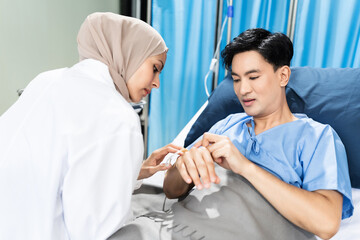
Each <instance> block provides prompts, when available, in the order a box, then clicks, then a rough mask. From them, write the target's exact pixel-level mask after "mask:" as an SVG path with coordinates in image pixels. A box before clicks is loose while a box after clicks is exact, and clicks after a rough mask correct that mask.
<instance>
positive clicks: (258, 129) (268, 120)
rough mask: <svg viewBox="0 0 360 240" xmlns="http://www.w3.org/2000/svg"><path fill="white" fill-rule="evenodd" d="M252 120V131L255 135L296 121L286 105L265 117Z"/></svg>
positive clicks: (256, 117)
mask: <svg viewBox="0 0 360 240" xmlns="http://www.w3.org/2000/svg"><path fill="white" fill-rule="evenodd" d="M253 118H254V122H255V129H254V130H255V134H256V135H257V134H260V133H262V132H264V131H266V130H269V129H271V128H273V127H276V126H279V125H281V124H284V123H288V122H292V121H295V120H297V118H296V117H295V116H294V115H293V114H292V113H291V111H290V109H289V106H288V105H287V104H284V105H283V107H281V108H279V109H277V110H276V111H274V112H272V113H270V114H268V115H266V116H254V117H253Z"/></svg>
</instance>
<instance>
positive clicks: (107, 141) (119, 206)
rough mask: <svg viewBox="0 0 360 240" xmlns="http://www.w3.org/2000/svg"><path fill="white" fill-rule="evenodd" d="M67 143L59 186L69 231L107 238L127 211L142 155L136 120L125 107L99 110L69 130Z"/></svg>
mask: <svg viewBox="0 0 360 240" xmlns="http://www.w3.org/2000/svg"><path fill="white" fill-rule="evenodd" d="M134 114H135V113H134ZM136 117H137V116H136ZM68 145H69V146H68V149H69V152H68V156H67V159H68V170H67V172H66V174H65V176H64V183H63V189H62V201H63V209H64V221H65V225H66V228H67V230H68V235H69V237H70V239H107V238H108V237H110V236H111V235H112V234H113V233H114V232H116V231H117V230H118V229H119V228H120V227H122V226H123V225H124V223H125V222H126V221H127V218H128V216H129V213H130V209H131V208H130V205H131V196H132V192H133V188H134V187H135V183H136V179H137V177H138V174H139V169H140V166H141V161H142V158H143V140H142V134H141V131H140V124H139V120H138V118H137V119H136V118H135V117H134V116H133V115H131V114H130V115H129V114H126V112H125V113H122V115H118V114H113V113H106V114H101V116H99V119H97V120H96V121H94V124H92V125H90V126H89V127H87V130H86V131H81V133H78V134H74V135H72V136H70V137H69V139H68Z"/></svg>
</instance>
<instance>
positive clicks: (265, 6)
mask: <svg viewBox="0 0 360 240" xmlns="http://www.w3.org/2000/svg"><path fill="white" fill-rule="evenodd" d="M289 8H290V0H235V1H233V20H232V27H231V40H232V39H233V38H235V37H236V36H238V35H239V34H240V33H241V32H243V31H245V30H247V29H249V28H264V29H267V30H269V31H271V32H282V33H285V34H286V30H287V24H288V16H289ZM227 9H228V8H227V1H224V6H223V17H224V18H225V16H226V14H227ZM226 35H227V29H225V31H224V36H223V39H222V41H221V45H220V46H221V47H220V50H223V49H224V48H225V46H226ZM220 63H221V65H220V68H219V79H218V82H219V83H220V82H221V81H222V79H223V78H224V76H225V69H224V67H223V62H222V60H221V62H220Z"/></svg>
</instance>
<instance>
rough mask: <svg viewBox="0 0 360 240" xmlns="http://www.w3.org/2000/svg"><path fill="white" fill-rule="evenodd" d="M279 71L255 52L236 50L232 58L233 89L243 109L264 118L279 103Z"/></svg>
mask: <svg viewBox="0 0 360 240" xmlns="http://www.w3.org/2000/svg"><path fill="white" fill-rule="evenodd" d="M278 71H279V70H277V71H276V72H274V68H273V66H272V65H271V64H270V63H268V62H266V61H265V59H264V58H263V57H262V56H261V55H260V54H259V53H258V52H256V51H247V52H243V53H238V54H236V55H235V56H234V58H233V61H232V77H233V80H234V90H235V93H236V95H237V97H238V98H239V100H240V103H241V105H242V106H243V108H244V110H245V112H246V113H247V114H248V115H251V116H254V117H266V116H269V115H270V114H272V113H274V112H276V111H278V110H279V109H280V108H281V106H282V104H283V94H284V93H282V92H283V91H284V90H283V87H284V86H281V84H280V76H281V75H280V74H279V73H278Z"/></svg>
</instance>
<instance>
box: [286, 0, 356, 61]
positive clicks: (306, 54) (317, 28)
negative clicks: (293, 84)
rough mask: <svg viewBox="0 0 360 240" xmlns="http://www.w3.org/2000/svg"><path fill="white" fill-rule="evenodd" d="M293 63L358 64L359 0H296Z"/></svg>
mask: <svg viewBox="0 0 360 240" xmlns="http://www.w3.org/2000/svg"><path fill="white" fill-rule="evenodd" d="M294 49H295V51H294V58H293V61H292V65H293V66H311V67H360V1H358V0H317V1H311V0H299V3H298V10H297V15H296V26H295V35H294Z"/></svg>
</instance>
